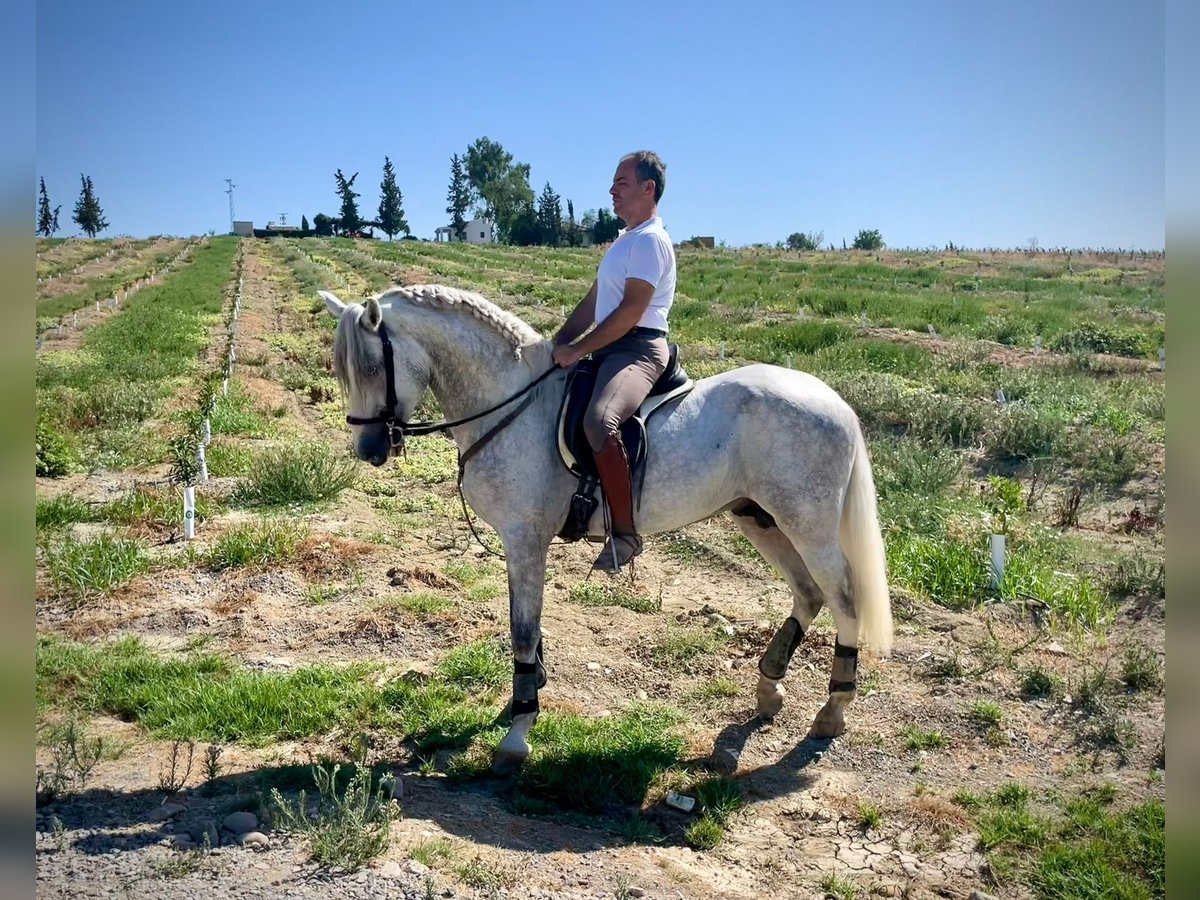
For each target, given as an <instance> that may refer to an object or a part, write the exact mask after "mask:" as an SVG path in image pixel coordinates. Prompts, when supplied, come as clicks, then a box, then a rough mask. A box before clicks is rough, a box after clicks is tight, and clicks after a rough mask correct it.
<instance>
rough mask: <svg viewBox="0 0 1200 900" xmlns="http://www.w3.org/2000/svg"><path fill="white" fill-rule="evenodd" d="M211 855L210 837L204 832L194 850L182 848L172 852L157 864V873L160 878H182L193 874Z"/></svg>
mask: <svg viewBox="0 0 1200 900" xmlns="http://www.w3.org/2000/svg"><path fill="white" fill-rule="evenodd" d="M211 856H212V839H211V838H210V837H209V836H208V834H207V833H206V834H205V835H204V837H203V838H202V839H201V841H200V846H198V847H196V848H195V849H194V850H184V851H182V852H180V853H175V854H172V855H171V856H170V857H169V858H168V859H167V860H165V861H164V862H161V863H159V864H158V867H157V870H156V871H157V873H158V875H159V877H161V878H184V877H185V876H188V875H194V874H195V873H196V872H198V871H200V869H201V868H202V867H203V866H204V863H205V862H207V861H208V859H209V858H210V857H211Z"/></svg>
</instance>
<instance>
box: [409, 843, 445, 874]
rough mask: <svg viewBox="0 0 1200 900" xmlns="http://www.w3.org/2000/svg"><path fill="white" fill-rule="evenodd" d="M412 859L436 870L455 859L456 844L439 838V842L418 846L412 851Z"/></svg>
mask: <svg viewBox="0 0 1200 900" xmlns="http://www.w3.org/2000/svg"><path fill="white" fill-rule="evenodd" d="M410 853H411V854H412V858H413V859H415V860H416V861H417V862H419V863H421V865H423V866H429V868H431V869H432V868H435V867H436V866H437V865H438V864H439V863H445V862H449V861H450V860H452V859H454V844H452V843H451V842H450V839H449V838H438V839H437V840H433V841H427V842H426V843H423V844H417V845H416V846H415V847H413V848H412V850H411V851H410Z"/></svg>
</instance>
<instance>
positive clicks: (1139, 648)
mask: <svg viewBox="0 0 1200 900" xmlns="http://www.w3.org/2000/svg"><path fill="white" fill-rule="evenodd" d="M1121 681H1123V682H1124V683H1125V686H1126V687H1127V688H1129V689H1130V690H1131V691H1156V692H1157V691H1161V690H1162V688H1163V675H1162V665H1161V664H1160V663H1159V661H1158V654H1157V653H1155V652H1154V650H1152V649H1151V648H1149V647H1147V646H1146V645H1145V644H1141V643H1136V642H1135V643H1132V644H1130V645H1129V646H1128V647H1126V648H1125V658H1124V660H1123V662H1122V665H1121Z"/></svg>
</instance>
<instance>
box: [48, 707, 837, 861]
mask: <svg viewBox="0 0 1200 900" xmlns="http://www.w3.org/2000/svg"><path fill="white" fill-rule="evenodd" d="M763 724H764V723H762V722H761V721H760V720H758V719H756V718H751V719H748V720H746V721H743V722H738V723H731V724H730V725H728V726H726V727H725V728H724V729H723V730H722V731H721V732H720V734H719V735H718V736H717V738H716V739H715V740H714V742H713V753H712V754H710V755H709V756H700V757H695V758H693V759H687V760H684V761H682V764H681V765H679V768H681V769H682V770H684V771H685V772H687V773H690V774H691V775H692V776H693V777H694V778H695V779H696V780H699V781H702V780H705V779H709V778H716V777H721V776H724V777H727V778H730V779H732V780H733V781H734V782H735V783H736V784H738V785H739V786H740V788H741V792H742V796H743V798H744V800H745V801H746V805H747V806H748V807H751V808H752V807H753V805H754V804H755V803H758V802H763V801H765V800H769V799H772V798H775V797H780V796H786V795H789V794H792V793H794V792H797V791H803V790H807V789H808V788H810V787H811V786H812V785H813V784H814V782H815V781H816V778H815V776H814V775H812V774H811V773H810V772H809V771H808V768H809V766H810V765H811V763H813V762H814V761H815V760H817V759H818V758H819V756H820V754H821V753H822V752H823V751H824V750H825V749H826V748H827V747H828V746H829V741H828V740H824V739H817V738H811V737H809V738H805V739H804V740H802V741H801V742H800V743H799V744H797V745H796V746H795V747H793V748H792V749H791V750H790V751H788V752H787V753H786V754H785V755H784V756H783V757H782V758H780V759H779V760H777V761H775V762H773V763H769V764H767V765H762V766H758V767H755V768H753V769H749V770H745V769H738V770H736V771H730V770H729V767H728V766H727V765H726V766H722V765H720V764H719V760H721V759H722V758H724V759H725V760H730V759H732V760H733V761H734V762H735V763H736V761H737V757H738V756H740V753H741V751H742V748H744V746H745V745H746V742H747V741H748V740H749V739H750V738H751V737H752V736H753V735H754V734H755V732H757V731H758V730H759V729H760V728H761V727H762V726H763ZM458 737H459V739H460V741H461V739H462V738H463V737H465V736H464V735H459V736H458ZM460 746H461V745H460ZM731 751H732V753H733V755H732V756H731V755H730V753H731ZM442 752H443V753H449V752H451V750H450V749H448V748H443V751H442ZM419 761H420V760H419V758H418V757H416V756H415V755H411V756H410V761H408V762H406V763H404V764H399V765H398V764H396V763H394V762H380V763H376V764H375V765H373V766H372V770H373V774H374V775H375V776H376V778H378V777H381V776H383V775H392V776H394V777H395V779H396V784H397V788H396V799H397V800H398V801H399V803H400V806H401V808H402V810H403V814H404V817H405V818H406V819H409V820H417V821H422V820H424V821H429V822H432V823H435V824H436V825H438V826H439V827H440V828H441V829H442V830H443V831H444V832H446V833H447V834H450V835H454V836H456V837H460V838H463V839H466V840H469V841H471V842H473V843H475V844H486V845H490V846H493V847H496V848H498V849H505V850H511V851H517V852H543V853H544V852H554V851H558V850H566V851H575V852H582V851H591V850H597V849H607V848H609V847H621V846H628V845H638V844H643V845H657V846H671V845H679V844H683V843H685V842H686V839H685V833H686V831H687V828H688V827H689V826H690V825H691V824H692V823H693V822H695V821H696V820H697V818H698V817H699V816H700V815H702V814H703V810H702V809H700V808H699V804H698V805H697V808H696V809H694V810H693V811H690V812H684V811H680V810H678V809H674V808H671V807H669V806H667V805H666V804H665V803H662V802H659V803H653V804H647V803H646V802H645V801H646V796H647V794H648V789H649V787H650V783H651V781H652V779H646V780H645V782H644V783H637V784H634V785H633V786H632V790H631V789H630V786H629V785H628V784H624V785H621V784H618V783H617V779H619V778H620V777H623V774H622V773H625V774H627V773H628V772H629V771H631V770H632V771H637V770H638V766H639V763H642V764H645V768H646V769H647V770H650V771H653V770H654V767H655V766H657V765H659V764H660V762H661V761H660V760H656V759H642V760H638V759H636V758H635V759H631V760H626V761H624V762H626V763H628V764H629V765H624V766H620V767H618V768H617V770H616V772H617V774H616V775H614V774H613V771H614V770H613V760H612V759H611V758H610V755H609V754H606V753H604V752H593V753H591V754H589V751H588V750H587V749H586V748H585V749H583V750H581V751H580V752H578V753H576V754H574V755H573V756H572V758H570V759H569V760H562V761H559V760H553V759H542V760H540V761H538V762H537V765H536V767H532V766H528V764H527V768H528V770H529V771H528V772H526V769H522V770H520V771H518V772H516V773H514V774H510V775H505V776H496V775H490V774H489V775H476V776H473V777H469V778H464V779H461V780H458V779H452V778H448V777H446V776H445V775H443V774H440V773H423V772H422V771H420V770H419V769H418V768H417V767H416V765H417V764H419ZM314 762H319V761H314ZM630 766H632V769H631V768H630ZM353 771H354V766H353V764H343V765H342V769H341V772H340V773H339V779H338V780H339V784H341V783H344V782H346V781H349V778H350V776H351V774H352V773H353ZM589 771H592V772H595V773H597V777H605V778H608V779H609V780H610V781H611V782H612V786H613V790H612V792H611V799H609V800H606V801H605V802H602V803H599V804H595V803H590V804H588V805H587V806H586V807H585V808H571V806H570V805H569V804H564V803H563V802H562V801H561V800H560V801H558V802H547V801H546V800H544V799H542V798H540V797H539V796H538V793H537V790H538V785H540V784H545V783H546V781H547V779H555V778H561V779H565V780H567V781H570V780H571V779H574V778H586V777H587V776H586V773H587V772H589ZM581 773H582V774H581ZM301 790H304V791H305V792H306V793H307V795H308V796H309V797H313V796H314V795H315V793H316V791H315V783H314V778H313V765H312V764H291V765H282V766H266V767H262V768H259V769H255V770H250V771H245V772H239V773H236V774H228V775H222V776H219V777H218V778H216V779H213V780H210V781H207V782H205V783H204V784H203V785H201V786H199V787H196V788H194V789H188V790H185V791H183V792H182V793H180V794H178V795H173V796H170V797H168V796H167V795H165V794H164V793H163V791H162V790H159V789H149V788H146V789H138V790H130V791H121V790H113V789H108V788H93V789H88V790H84V791H82V792H78V793H73V794H68V795H66V796H64V797H62V798H60V799H58V800H56V801H55V802H53V803H50V804H47V805H45V806H43V807H41V808H40V812H42V813H43V815H44V818H43V824H42V826H41V827H42V828H49V827H51V826H50V825H49V824H48V823H50V822H51V819H50V818H49V817H50V816H51V815H54V816H57V817H58V819H59V821H60V822H61V823H62V827H63V829H64V831H65V832H66V838H67V840H69V841H70V843H71V845H72V846H73V847H74V849H75V850H77V851H81V852H84V853H88V854H96V855H100V854H105V853H109V852H111V851H113V850H114V849H119V850H136V849H140V848H143V847H149V846H152V845H155V844H160V843H162V842H163V841H164V839H168V838H170V836H171V835H172V834H176V833H185V832H192V833H195V832H197V831H200V832H203V830H204V828H205V827H206V826H208V825H215V826H216V827H218V828H219V827H220V825H221V822H222V820H223V819H224V817H225V816H227V815H228V814H229V813H231V812H240V811H249V812H254V813H255V814H256V815H258V816H259V819H260V820H262V821H263V824H262V825H261V826H260V830H262V831H266V832H269V831H270V828H271V821H272V810H273V801H272V797H273V795H274V794H275V792H278V794H279V795H281V796H282V797H283V798H285V800H288V801H294V800H295V799H296V797H297V796H298V794H299V792H300V791H301ZM168 800H170V801H173V802H178V803H180V804H182V805H184V806H185V807H186V808H185V809H184V810H183V811H180V812H179V813H178V814H177V815H175V816H174V817H172V818H171V819H170V820H168V821H165V822H162V823H153V817H154V814H155V809H156V808H157V807H160V806H161V805H162V804H163V803H164V802H165V801H168ZM136 826H146V827H136ZM80 832H82V833H80ZM73 834H74V835H76V836H72V835H73Z"/></svg>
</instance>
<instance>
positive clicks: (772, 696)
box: [757, 678, 787, 719]
mask: <svg viewBox="0 0 1200 900" xmlns="http://www.w3.org/2000/svg"><path fill="white" fill-rule="evenodd" d="M786 696H787V694H786V693H784V690H783V687H782V686H781V685H780V684H779V682H777V681H771V680H770V679H767V678H761V679H760V680H759V683H758V694H757V698H758V716H759V718H760V719H773V718H775V717H776V716H777V715H779V711H780V710H781V709H783V700H784V698H785V697H786Z"/></svg>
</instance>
